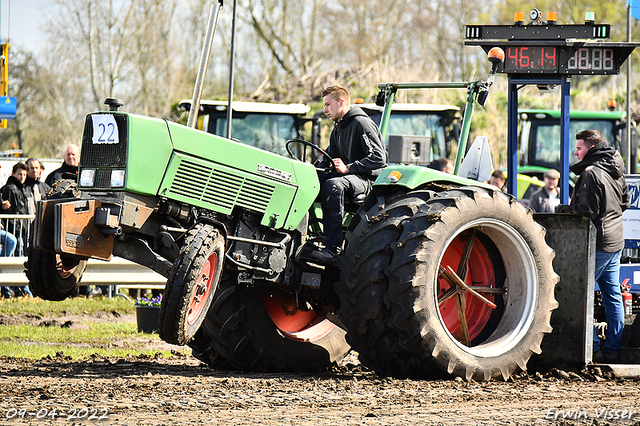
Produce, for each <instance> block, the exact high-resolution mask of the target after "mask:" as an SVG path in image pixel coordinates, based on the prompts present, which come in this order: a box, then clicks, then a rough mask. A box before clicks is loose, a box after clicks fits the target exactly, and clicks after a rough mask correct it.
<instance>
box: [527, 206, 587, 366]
mask: <svg viewBox="0 0 640 426" xmlns="http://www.w3.org/2000/svg"><path fill="white" fill-rule="evenodd" d="M534 219H535V220H536V221H537V222H538V223H540V224H541V225H542V226H544V227H545V228H546V229H547V235H546V241H547V244H548V245H549V246H550V247H551V248H553V249H554V250H555V252H556V256H555V258H554V259H553V269H554V270H555V271H556V273H557V274H558V275H559V276H560V281H559V282H558V285H557V286H556V289H555V297H556V300H557V301H558V303H559V306H558V308H557V309H556V310H554V311H553V313H552V314H551V327H553V331H552V332H551V334H548V335H546V336H545V337H544V339H543V340H542V345H541V349H542V354H541V355H539V356H537V357H536V358H535V360H536V361H535V362H537V363H540V364H542V365H545V366H553V367H558V368H562V367H572V366H575V367H583V366H585V365H586V364H588V363H590V362H591V359H592V356H593V303H594V299H593V298H594V277H595V258H596V228H595V226H593V223H591V221H590V220H589V219H587V218H585V217H583V216H579V215H573V214H545V213H538V214H534Z"/></svg>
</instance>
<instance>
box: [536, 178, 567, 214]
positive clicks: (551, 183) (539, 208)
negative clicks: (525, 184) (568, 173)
mask: <svg viewBox="0 0 640 426" xmlns="http://www.w3.org/2000/svg"><path fill="white" fill-rule="evenodd" d="M543 179H544V186H543V187H542V188H540V189H539V190H537V191H536V192H534V193H533V195H532V196H531V201H530V202H529V208H530V209H531V210H533V211H534V212H538V213H553V212H554V211H555V209H556V206H557V205H559V204H560V189H558V180H560V172H559V171H557V170H556V169H549V170H547V171H546V172H544V178H543Z"/></svg>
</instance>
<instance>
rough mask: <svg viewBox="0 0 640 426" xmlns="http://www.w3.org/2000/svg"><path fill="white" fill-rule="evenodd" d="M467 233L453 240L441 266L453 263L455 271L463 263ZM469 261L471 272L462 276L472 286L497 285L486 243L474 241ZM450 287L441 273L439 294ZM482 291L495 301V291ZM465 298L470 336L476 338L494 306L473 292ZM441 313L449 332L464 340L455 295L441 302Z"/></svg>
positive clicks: (467, 293) (465, 295)
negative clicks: (491, 292) (461, 261)
mask: <svg viewBox="0 0 640 426" xmlns="http://www.w3.org/2000/svg"><path fill="white" fill-rule="evenodd" d="M467 235H469V234H464V233H462V234H460V235H458V236H457V237H456V238H455V239H454V240H453V241H452V243H451V244H450V245H449V247H447V250H446V251H445V253H444V256H443V257H442V261H441V263H440V264H441V266H443V267H445V268H446V267H447V266H450V267H451V268H452V269H453V270H454V271H456V270H457V269H458V265H459V264H460V260H461V259H462V254H463V252H464V249H465V245H466V243H467V239H468V238H467ZM468 265H469V272H468V273H467V276H466V277H460V278H462V279H463V281H464V282H465V283H466V284H467V285H468V286H473V287H488V288H495V275H494V271H493V264H492V263H491V258H490V256H489V253H487V250H486V249H485V247H484V245H482V243H481V242H480V241H479V240H477V239H476V240H475V242H474V243H473V248H472V250H471V254H470V256H469V261H468ZM449 288H450V286H449V284H448V283H447V282H446V281H445V280H444V279H443V278H442V277H440V278H439V279H438V295H439V296H440V295H442V294H444V293H445V292H446V291H447V290H448V289H449ZM481 294H482V295H483V296H485V297H486V298H487V299H489V300H490V301H491V302H494V303H495V298H496V295H495V294H490V293H483V292H481ZM464 299H465V302H466V309H465V311H464V315H465V317H466V319H467V325H468V328H469V337H470V339H471V340H473V338H475V337H476V336H478V334H480V332H481V331H482V330H483V329H484V327H485V326H486V325H487V322H488V321H489V317H490V316H491V313H492V312H493V309H492V308H491V307H490V306H489V305H487V304H486V303H484V302H483V301H481V300H479V299H478V298H476V297H474V296H473V295H472V294H470V293H469V292H465V294H464ZM440 317H441V318H442V320H443V321H444V324H445V326H446V327H447V330H449V333H451V334H452V335H453V336H454V337H455V338H456V339H457V340H459V341H461V342H462V341H463V340H462V336H461V333H462V332H461V330H460V323H459V320H458V312H457V310H456V303H455V300H454V298H453V297H452V298H450V299H447V300H446V301H445V302H443V303H442V304H441V305H440Z"/></svg>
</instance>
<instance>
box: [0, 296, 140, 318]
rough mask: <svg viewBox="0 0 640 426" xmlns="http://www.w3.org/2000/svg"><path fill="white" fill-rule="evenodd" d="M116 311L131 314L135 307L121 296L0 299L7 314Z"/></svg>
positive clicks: (47, 314) (0, 306)
mask: <svg viewBox="0 0 640 426" xmlns="http://www.w3.org/2000/svg"><path fill="white" fill-rule="evenodd" d="M112 311H118V312H119V313H121V314H133V313H134V312H135V311H136V309H135V307H134V306H133V303H131V302H129V301H127V300H125V299H123V298H121V297H115V298H112V299H109V298H106V297H94V298H92V299H87V298H84V297H77V298H70V299H66V300H62V301H60V302H52V301H49V300H42V299H39V298H24V297H21V298H12V299H0V312H1V313H3V314H8V315H24V314H30V315H40V316H56V315H59V314H64V313H66V314H71V315H80V314H86V315H93V314H96V313H99V312H112Z"/></svg>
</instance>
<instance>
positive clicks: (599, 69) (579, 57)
mask: <svg viewBox="0 0 640 426" xmlns="http://www.w3.org/2000/svg"><path fill="white" fill-rule="evenodd" d="M563 56H565V55H563ZM566 56H567V57H568V59H567V60H566V61H563V68H564V67H565V66H566V70H567V71H568V74H613V73H617V67H616V58H615V55H614V51H613V49H598V48H593V47H589V48H586V47H583V48H579V49H571V50H569V51H568V52H567V55H566ZM562 71H564V69H563V70H562Z"/></svg>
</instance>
